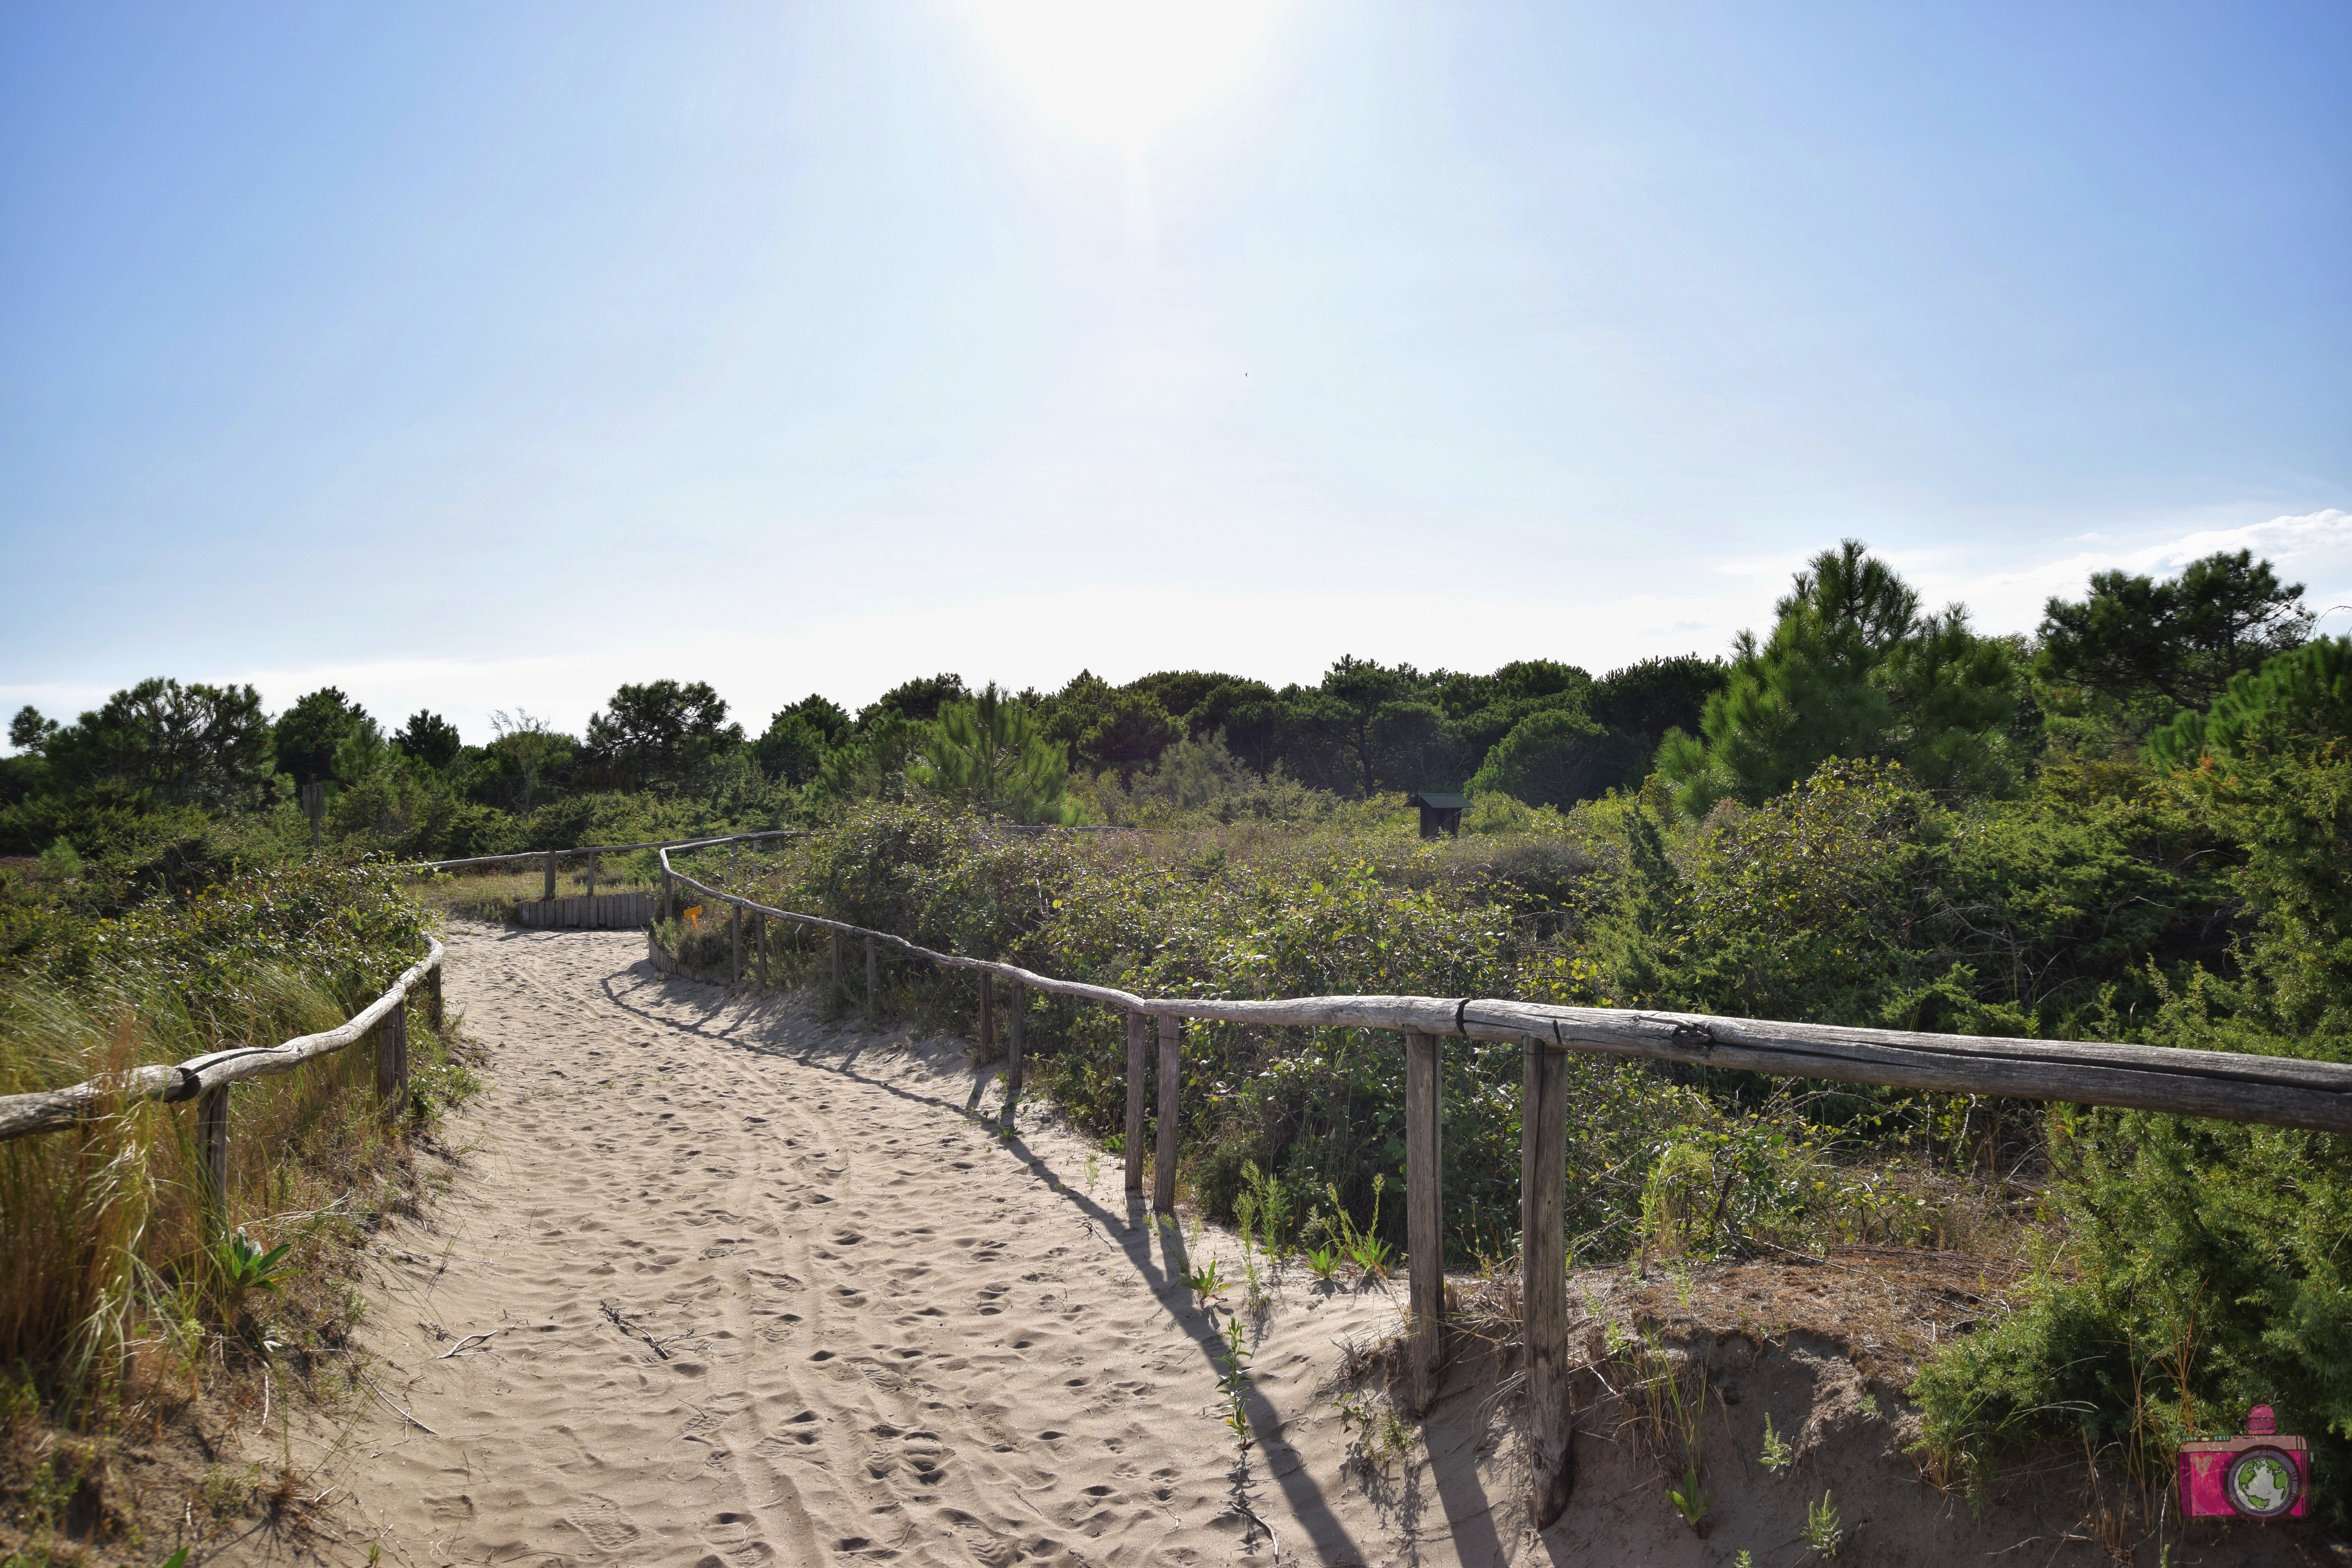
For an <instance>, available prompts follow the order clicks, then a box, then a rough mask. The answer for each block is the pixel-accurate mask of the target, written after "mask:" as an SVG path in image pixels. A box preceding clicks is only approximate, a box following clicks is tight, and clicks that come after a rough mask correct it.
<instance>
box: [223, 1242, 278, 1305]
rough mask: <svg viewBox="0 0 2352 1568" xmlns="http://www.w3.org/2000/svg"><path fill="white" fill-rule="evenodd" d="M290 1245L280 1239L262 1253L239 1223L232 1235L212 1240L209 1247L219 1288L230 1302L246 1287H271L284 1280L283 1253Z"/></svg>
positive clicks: (238, 1296) (263, 1288)
mask: <svg viewBox="0 0 2352 1568" xmlns="http://www.w3.org/2000/svg"><path fill="white" fill-rule="evenodd" d="M289 1245H290V1244H289V1243H284V1242H281V1243H279V1244H278V1246H276V1247H271V1248H270V1249H269V1250H268V1251H267V1252H264V1251H263V1250H262V1249H261V1247H260V1246H259V1245H258V1244H257V1243H256V1242H254V1241H252V1240H251V1239H249V1238H248V1237H247V1236H246V1234H245V1227H244V1226H238V1227H237V1228H236V1232H235V1233H234V1234H233V1235H229V1236H225V1237H221V1238H220V1239H219V1240H218V1241H216V1242H215V1243H213V1245H212V1247H211V1249H210V1257H211V1259H212V1266H213V1271H214V1272H215V1274H216V1275H218V1276H219V1279H220V1284H221V1289H222V1290H223V1291H224V1292H225V1293H226V1296H227V1298H228V1300H229V1301H230V1302H232V1303H234V1302H235V1301H236V1300H237V1299H238V1298H240V1297H242V1296H243V1295H244V1294H245V1293H246V1292H247V1291H248V1290H275V1289H278V1286H279V1285H281V1284H282V1283H284V1282H285V1279H286V1276H287V1268H286V1264H285V1258H286V1254H287V1251H288V1249H289Z"/></svg>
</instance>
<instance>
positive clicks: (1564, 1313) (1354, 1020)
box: [660, 848, 2352, 1528]
mask: <svg viewBox="0 0 2352 1568" xmlns="http://www.w3.org/2000/svg"><path fill="white" fill-rule="evenodd" d="M660 858H661V868H662V886H661V910H662V913H663V915H664V917H665V918H667V917H668V916H670V915H671V914H672V913H673V912H674V910H675V907H676V900H677V889H678V888H679V887H680V886H685V887H688V888H691V889H694V890H695V891H697V892H698V893H700V894H701V895H703V896H704V897H705V898H707V899H712V900H718V901H719V903H722V904H725V905H729V906H730V907H731V909H732V910H734V912H735V918H737V919H738V920H740V918H741V916H742V915H743V914H746V913H749V914H752V915H755V916H758V917H761V918H763V919H767V920H776V921H791V922H793V923H796V924H800V925H804V926H809V927H813V928H814V929H816V930H819V931H825V932H827V933H829V935H830V938H831V948H832V953H833V969H832V973H833V978H834V980H835V983H836V984H837V983H838V982H839V980H840V978H841V940H842V938H844V937H851V936H854V937H858V938H862V939H863V940H864V942H865V943H866V1015H867V1016H868V1017H869V1018H870V1017H871V1016H873V1012H874V1006H875V986H876V972H875V958H876V954H877V951H878V950H879V949H880V948H886V947H887V948H889V949H891V950H893V951H895V952H902V953H905V954H906V955H908V957H910V958H916V959H920V960H922V961H924V962H926V963H933V964H937V965H939V966H940V967H941V968H947V969H968V970H971V971H973V972H975V973H977V974H978V975H979V977H980V983H981V987H982V989H981V1008H982V1018H983V1020H988V1021H990V1022H992V1018H991V1012H992V1008H991V996H992V988H993V984H994V981H995V979H997V978H999V977H1001V978H1003V979H1005V980H1008V981H1010V982H1011V983H1012V985H1013V1022H1012V1047H1011V1054H1010V1056H1009V1058H1008V1060H1007V1063H1006V1070H1005V1095H1004V1100H1003V1109H1002V1110H1000V1112H999V1116H1000V1120H1001V1121H1002V1122H1003V1124H1004V1125H1006V1126H1010V1125H1011V1122H1012V1117H1013V1102H1014V1100H1016V1099H1017V1098H1018V1097H1019V1094H1020V1075H1021V1056H1020V1052H1021V1033H1022V1017H1023V1014H1024V1012H1025V1011H1026V1008H1025V1007H1024V1005H1023V998H1024V991H1025V990H1031V989H1034V990H1036V991H1042V992H1044V993H1045V994H1048V995H1055V996H1066V997H1070V998H1072V999H1074V1000H1076V1001H1080V1002H1092V1003H1097V1004H1099V1005H1103V1006H1106V1007H1109V1008H1112V1009H1114V1010H1116V1011H1118V1012H1119V1013H1121V1014H1123V1015H1124V1016H1125V1017H1126V1022H1127V1119H1126V1132H1127V1146H1126V1152H1127V1191H1128V1192H1129V1194H1134V1195H1136V1197H1137V1198H1138V1199H1139V1198H1140V1194H1141V1193H1142V1189H1143V1147H1142V1144H1143V1120H1144V1092H1145V1089H1144V1077H1145V1075H1144V1037H1145V1032H1146V1025H1145V1020H1146V1019H1147V1018H1150V1019H1155V1020H1157V1032H1158V1035H1159V1047H1160V1048H1159V1058H1158V1064H1157V1066H1158V1073H1157V1077H1158V1087H1159V1091H1160V1093H1159V1128H1158V1132H1159V1136H1158V1139H1157V1140H1156V1144H1157V1146H1156V1147H1155V1149H1154V1150H1153V1155H1154V1158H1153V1168H1152V1173H1151V1174H1152V1181H1151V1200H1150V1201H1151V1206H1152V1208H1153V1209H1154V1210H1155V1211H1156V1212H1158V1213H1160V1214H1167V1213H1170V1212H1171V1211H1172V1210H1173V1209H1174V1207H1175V1202H1176V1154H1177V1149H1176V1136H1177V1124H1178V1121H1179V1119H1180V1118H1179V1111H1180V1105H1179V1100H1178V1093H1179V1089H1180V1088H1181V1083H1182V1068H1181V1053H1182V1048H1183V1020H1186V1019H1194V1020H1200V1021H1204V1022H1216V1023H1230V1024H1255V1025H1261V1026H1291V1027H1307V1028H1356V1029H1379V1030H1387V1031H1392V1032H1394V1033H1396V1034H1398V1035H1400V1036H1402V1039H1403V1042H1404V1070H1405V1188H1406V1190H1405V1213H1406V1254H1405V1266H1406V1269H1407V1274H1408V1287H1409V1289H1408V1300H1409V1303H1410V1316H1409V1319H1408V1324H1409V1327H1408V1331H1407V1342H1406V1357H1405V1360H1406V1368H1407V1373H1408V1376H1409V1379H1410V1386H1411V1392H1412V1400H1413V1403H1414V1405H1415V1406H1416V1407H1417V1408H1419V1409H1424V1410H1425V1409H1426V1408H1427V1407H1428V1403H1429V1401H1430V1399H1431V1398H1432V1396H1433V1394H1434V1393H1435V1390H1436V1386H1437V1377H1438V1373H1439V1372H1440V1371H1441V1370H1442V1364H1443V1362H1442V1358H1443V1355H1444V1323H1443V1321H1442V1320H1443V1314H1444V1300H1445V1279H1444V1258H1443V1254H1442V1249H1441V1245H1440V1237H1439V1225H1440V1216H1441V1215H1442V1213H1443V1209H1442V1206H1441V1205H1442V1194H1441V1193H1440V1191H1439V1186H1438V1172H1439V1170H1440V1169H1441V1166H1442V1142H1441V1137H1442V1129H1443V1121H1444V1113H1443V1106H1442V1104H1441V1098H1440V1085H1441V1084H1442V1082H1443V1081H1444V1074H1443V1072H1442V1070H1441V1062H1440V1051H1441V1049H1442V1044H1443V1041H1444V1038H1445V1037H1449V1036H1450V1037H1455V1038H1460V1039H1473V1040H1489V1041H1498V1042H1507V1043H1509V1042H1516V1043H1517V1044H1518V1045H1519V1046H1520V1047H1521V1048H1522V1050H1523V1051H1524V1052H1525V1066H1526V1079H1525V1099H1524V1100H1523V1101H1522V1110H1521V1112H1520V1128H1521V1152H1520V1194H1519V1205H1520V1213H1519V1217H1520V1259H1521V1268H1522V1269H1523V1271H1524V1273H1523V1278H1522V1279H1521V1282H1520V1286H1521V1289H1520V1301H1521V1305H1522V1312H1523V1327H1522V1335H1523V1340H1524V1350H1523V1356H1524V1366H1525V1370H1526V1373H1527V1379H1528V1426H1529V1431H1528V1436H1529V1439H1530V1442H1531V1445H1532V1449H1533V1452H1534V1455H1535V1458H1536V1463H1535V1478H1534V1482H1533V1486H1532V1489H1531V1492H1530V1495H1529V1497H1528V1507H1529V1509H1530V1510H1531V1512H1532V1513H1533V1515H1534V1517H1535V1520H1536V1522H1537V1525H1538V1528H1541V1527H1542V1526H1544V1525H1548V1524H1549V1523H1551V1522H1552V1521H1554V1520H1555V1519H1557V1518H1558V1517H1559V1513H1560V1510H1562V1509H1564V1508H1565V1507H1566V1506H1567V1502H1568V1496H1569V1489H1570V1484H1571V1482H1572V1480H1573V1477H1574V1453H1573V1450H1572V1447H1571V1440H1572V1437H1573V1434H1574V1409H1573V1405H1572V1402H1571V1398H1570V1386H1569V1377H1570V1371H1571V1368H1570V1353H1569V1339H1568V1285H1567V1279H1568V1259H1567V1257H1566V1247H1567V1243H1566V1237H1565V1234H1564V1226H1563V1223H1562V1214H1561V1205H1562V1202H1563V1195H1564V1193H1563V1189H1564V1184H1565V1180H1566V1169H1565V1162H1566V1157H1567V1110H1568V1107H1567V1072H1566V1058H1567V1055H1568V1053H1569V1052H1570V1051H1586V1052H1592V1053H1596V1054H1600V1055H1603V1056H1617V1057H1638V1058H1645V1059H1648V1060H1652V1061H1665V1062H1683V1063H1688V1064H1691V1065H1695V1066H1704V1067H1718V1068H1741V1069H1744V1070H1746V1071H1749V1072H1763V1073H1773V1074H1778V1075H1780V1076H1783V1077H1790V1078H1810V1079H1833V1080H1836V1081H1839V1082H1843V1083H1869V1084H1883V1085H1886V1086H1889V1087H1892V1088H1896V1089H1931V1090H1938V1091H1944V1092H1949V1093H1956V1094H1992V1095H2002V1096H2007V1097H2011V1098H2014V1099H2023V1100H2063V1101H2069V1102H2073V1103H2075V1104H2083V1105H2111V1106H2120V1107H2124V1108H2126V1109H2131V1110H2161V1111H2172V1112H2177V1113H2179V1114H2183V1115H2189V1116H2208V1117H2214V1118H2218V1119H2221V1120H2223V1121H2250V1122H2262V1123H2266V1124H2269V1125H2271V1126H2276V1127H2293V1128H2303V1129H2307V1130H2311V1131H2322V1132H2338V1133H2352V1066H2345V1065H2341V1064H2337V1063H2332V1062H2313V1061H2302V1060H2297V1059H2294V1058H2279V1057H2248V1056H2235V1055H2231V1054H2228V1053H2224V1052H2219V1051H2190V1050H2179V1049H2176V1048H2172V1047H2160V1046H2124V1045H2099V1044H2089V1043H2079V1042H2074V1041H2066V1040H2027V1039H2000V1038H1989V1037H1975V1036H1956V1035H1922V1034H1913V1033H1908V1032H1906V1031H1903V1030H1897V1029H1853V1028H1841V1027H1837V1026H1829V1025H1818V1024H1788V1023H1775V1022H1771V1021H1768V1020H1764V1019H1757V1018H1725V1017H1714V1016H1699V1015H1695V1014H1685V1013H1658V1012H1649V1011H1643V1010H1637V1009H1632V1008H1622V1009H1621V1008H1610V1007H1563V1006H1553V1005H1547V1004H1540V1003H1530V1002H1512V1001H1505V1000H1499V999H1495V998H1486V997H1475V996H1464V997H1440V996H1302V997H1291V998H1286V999H1281V1000H1264V1001H1233V1000H1224V999H1219V998H1210V997H1198V996H1139V995H1137V994H1134V993H1132V992H1128V991H1121V990H1118V989H1117V988H1116V987H1112V986H1108V985H1091V984H1086V983H1084V982H1080V981H1074V980H1060V979H1056V978H1055V977H1053V976H1051V975H1045V974H1039V973H1034V972H1033V971H1031V970H1026V969H1023V968H1021V967H1020V966H1019V965H1017V964H1011V963H996V962H993V961H992V960H988V959H980V958H969V957H965V956H963V955H962V954H960V953H948V952H934V951H933V950H931V949H929V948H926V947H921V946H919V945H918V944H916V943H914V942H908V941H907V940H906V939H905V938H903V937H898V936H893V935H891V934H890V933H889V932H887V931H871V930H868V929H866V927H863V926H856V925H852V924H849V923H848V922H846V921H835V920H829V919H827V918H825V917H824V916H822V915H812V914H804V913H801V912H799V911H797V910H782V909H778V908H776V907H774V906H773V905H771V904H762V903H760V902H758V901H756V900H751V899H746V898H742V897H740V896H739V895H737V894H733V893H729V892H724V891H721V890H720V889H717V888H714V887H712V886H711V885H710V884H709V883H708V882H704V881H700V880H698V879H696V878H693V877H691V876H688V874H687V873H685V872H683V871H680V870H678V869H677V868H676V867H674V866H672V865H671V864H670V859H669V850H668V849H667V848H664V849H662V850H661V851H660ZM987 1028H988V1024H987V1023H985V1022H984V1023H983V1025H982V1029H983V1032H986V1031H987Z"/></svg>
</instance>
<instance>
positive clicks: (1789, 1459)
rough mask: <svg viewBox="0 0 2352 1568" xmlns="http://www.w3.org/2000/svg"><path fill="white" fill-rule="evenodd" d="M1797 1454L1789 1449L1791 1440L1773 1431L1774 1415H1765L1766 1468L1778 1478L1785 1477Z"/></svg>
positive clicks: (1764, 1459)
mask: <svg viewBox="0 0 2352 1568" xmlns="http://www.w3.org/2000/svg"><path fill="white" fill-rule="evenodd" d="M1796 1458H1797V1456H1796V1454H1795V1453H1794V1452H1793V1451H1792V1450H1791V1449H1790V1447H1789V1440H1788V1439H1787V1438H1786V1437H1783V1436H1780V1434H1779V1433H1778V1432H1775V1431H1774V1430H1772V1413H1771V1412H1770V1411H1769V1410H1768V1411H1766V1412H1765V1413H1764V1454H1763V1465H1764V1468H1766V1469H1768V1470H1769V1471H1771V1472H1772V1473H1773V1474H1774V1475H1776V1476H1785V1475H1787V1474H1788V1473H1789V1467H1790V1465H1792V1464H1794V1463H1795V1462H1796Z"/></svg>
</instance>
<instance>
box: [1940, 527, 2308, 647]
mask: <svg viewBox="0 0 2352 1568" xmlns="http://www.w3.org/2000/svg"><path fill="white" fill-rule="evenodd" d="M2142 541H2143V542H2139V543H2133V542H2130V539H2129V537H2128V536H2120V535H2116V536H2103V535H2091V534H2085V535H2080V536H2077V539H2076V540H2075V541H2072V542H2097V543H2098V544H2099V546H2100V548H2096V549H2088V550H2076V551H2074V552H2072V553H2070V554H2067V555H2063V556H2057V557H2054V558H2052V559H2050V560H2046V561H2042V562H2037V563H2033V564H2032V565H2030V566H2026V567H2023V568H2021V569H2017V570H2008V571H1994V572H1979V573H1978V574H1973V575H1963V574H1959V573H1958V572H1955V571H1953V570H1952V569H1951V568H1949V567H1947V568H1945V569H1944V570H1941V571H1937V572H1933V573H1922V574H1920V575H1919V578H1918V581H1919V583H1920V585H1921V587H1922V588H1923V590H1926V591H1927V593H1926V596H1927V598H1929V599H1930V600H1931V601H1933V602H1941V601H1943V600H1946V599H1958V600H1959V601H1961V602H1962V603H1964V604H1966V605H1968V606H1969V612H1970V613H1971V615H1972V616H1974V618H1975V621H1976V624H1977V625H1979V626H1982V627H1984V628H1985V629H1987V630H1989V631H1996V632H2011V631H2031V630H2032V628H2033V627H2034V626H2036V625H2037V624H2038V623H2039V622H2040V621H2041V619H2042V605H2043V604H2044V603H2045V602H2046V601H2048V600H2049V599H2050V598H2051V597H2052V596H2053V595H2058V596H2061V597H2079V596H2080V595H2082V594H2083V592H2084V588H2085V587H2086V585H2087V584H2089V581H2090V577H2091V574H2093V573H2094V572H2108V571H2116V570H2122V571H2127V572H2141V573H2147V574H2150V575H2152V576H2158V577H2163V576H2169V575H2171V574H2174V573H2177V572H2179V570H2180V569H2181V568H2182V567H2184V566H2186V565H2188V564H2189V563H2190V562H2192V561H2196V560H2199V559H2200V558H2202V557H2204V556H2207V555H2211V554H2213V553H2215V552H2219V551H2238V550H2251V551H2252V552H2254V553H2255V554H2256V555H2257V556H2262V557H2267V558H2268V559H2269V560H2270V561H2271V562H2272V563H2274V564H2275V565H2276V566H2277V568H2278V571H2279V574H2280V575H2281V576H2282V577H2284V578H2285V579H2286V580H2287V581H2289V582H2300V583H2303V584H2305V587H2306V593H2305V598H2304V602H2305V604H2307V605H2310V606H2311V607H2312V608H2313V609H2315V610H2320V611H2326V610H2327V609H2329V608H2330V607H2331V606H2334V605H2346V604H2348V603H2352V512H2347V511H2344V510H2338V509H2336V508H2332V507H2331V508H2328V509H2327V510H2322V511H2313V512H2305V513H2303V514H2301V515H2299V516H2294V517H2274V518H2272V519H2271V520H2270V521H2267V522H2255V523H2247V524H2244V525H2242V526H2240V527H2236V528H2204V529H2198V530H2196V531H2192V532H2189V533H2184V534H2177V535H2173V536H2171V537H2165V538H2156V539H2152V540H2151V539H2147V538H2146V536H2145V535H2143V536H2142ZM2346 614H2347V612H2339V613H2338V614H2337V615H2336V616H2332V617H2329V619H2330V621H2331V622H2332V623H2334V624H2335V629H2339V630H2340V629H2342V626H2341V623H2342V622H2343V621H2344V619H2345V618H2346Z"/></svg>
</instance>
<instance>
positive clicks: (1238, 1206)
mask: <svg viewBox="0 0 2352 1568" xmlns="http://www.w3.org/2000/svg"><path fill="white" fill-rule="evenodd" d="M1257 1217H1258V1215H1257V1194H1255V1193H1253V1192H1251V1191H1250V1190H1249V1189H1248V1188H1246V1187H1244V1188H1243V1189H1242V1192H1241V1194H1240V1195H1238V1196H1237V1197H1235V1198H1234V1229H1235V1230H1237V1231H1239V1232H1240V1233H1241V1238H1242V1283H1243V1285H1244V1287H1245V1289H1244V1291H1243V1297H1244V1300H1247V1301H1248V1302H1249V1303H1250V1305H1252V1306H1256V1305H1257V1304H1258V1303H1259V1302H1261V1301H1263V1300H1265V1299H1266V1295H1265V1280H1264V1279H1261V1278H1260V1277H1259V1274H1258V1271H1257V1246H1256V1240H1257V1238H1256V1235H1255V1232H1256V1229H1257Z"/></svg>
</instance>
